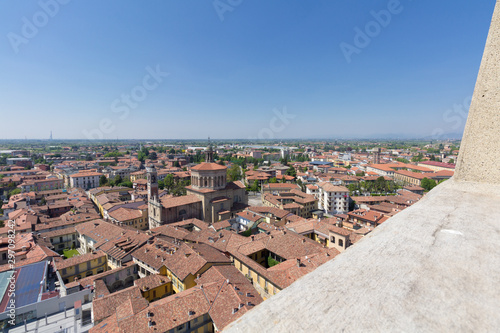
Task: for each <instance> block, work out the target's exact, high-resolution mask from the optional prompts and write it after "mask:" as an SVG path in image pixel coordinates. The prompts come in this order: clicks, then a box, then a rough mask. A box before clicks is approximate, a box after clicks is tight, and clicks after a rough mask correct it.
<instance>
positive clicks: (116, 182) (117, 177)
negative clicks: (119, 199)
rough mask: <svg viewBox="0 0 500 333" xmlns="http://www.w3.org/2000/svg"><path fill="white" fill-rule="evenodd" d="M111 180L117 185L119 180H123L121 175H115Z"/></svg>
mask: <svg viewBox="0 0 500 333" xmlns="http://www.w3.org/2000/svg"><path fill="white" fill-rule="evenodd" d="M113 182H114V183H115V185H117V186H118V184H120V183H121V182H123V179H122V176H120V175H117V176H116V177H115V179H113Z"/></svg>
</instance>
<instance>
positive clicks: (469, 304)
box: [224, 179, 500, 332]
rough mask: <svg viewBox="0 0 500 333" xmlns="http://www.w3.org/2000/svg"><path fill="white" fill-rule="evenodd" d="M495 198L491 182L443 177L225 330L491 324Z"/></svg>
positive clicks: (498, 254) (496, 275)
mask: <svg viewBox="0 0 500 333" xmlns="http://www.w3.org/2000/svg"><path fill="white" fill-rule="evenodd" d="M499 206H500V186H499V185H489V184H481V183H469V182H456V181H454V180H453V179H452V180H449V181H446V182H444V183H443V184H441V185H439V186H438V187H436V188H435V189H434V190H432V191H431V192H430V193H429V194H428V195H426V196H425V197H424V198H423V199H422V200H421V201H420V202H418V203H417V204H415V205H413V206H412V207H410V208H408V209H406V210H404V211H403V212H401V213H399V214H398V215H396V216H394V217H393V218H391V219H390V220H388V221H387V222H386V223H384V224H383V225H381V226H380V227H378V228H377V229H375V230H374V231H373V232H372V233H371V234H370V235H369V236H367V237H365V238H364V239H363V240H361V241H360V242H358V243H357V244H356V245H355V246H352V247H350V248H349V249H348V250H346V251H345V252H344V253H342V254H341V255H339V256H337V257H336V258H335V259H334V260H332V261H330V262H328V263H326V264H324V265H323V266H321V267H319V268H318V269H317V270H315V271H314V272H312V273H311V274H309V275H306V276H304V277H303V278H302V279H300V280H298V281H296V282H295V283H294V284H292V285H291V286H290V287H288V288H287V289H285V290H283V291H281V292H280V293H279V294H277V295H276V296H273V297H272V298H270V299H269V300H267V301H265V302H263V303H262V304H260V305H259V306H257V307H256V308H255V309H253V310H252V311H249V312H248V313H247V314H245V315H244V316H243V317H241V318H240V319H239V320H237V321H235V322H234V323H232V324H231V325H230V326H229V327H228V328H227V329H226V330H224V331H225V332H226V331H227V332H291V331H295V332H296V331H309V330H313V331H315V332H337V331H346V332H353V331H375V332H381V331H383V332H387V331H398V332H400V331H404V332H408V331H425V332H435V331H441V332H442V331H454V332H456V331H476V332H479V331H481V332H485V331H496V330H497V329H498V327H500V312H499V311H498V308H499V306H500V287H499V285H498V284H499V281H500V212H499V211H498V207H499Z"/></svg>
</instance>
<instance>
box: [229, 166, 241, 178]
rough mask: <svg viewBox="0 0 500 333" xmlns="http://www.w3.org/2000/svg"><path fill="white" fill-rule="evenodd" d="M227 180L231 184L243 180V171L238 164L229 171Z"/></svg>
mask: <svg viewBox="0 0 500 333" xmlns="http://www.w3.org/2000/svg"><path fill="white" fill-rule="evenodd" d="M227 178H228V180H229V181H231V182H234V181H237V180H240V179H241V169H240V166H239V165H238V164H233V165H232V166H231V167H230V168H229V169H227Z"/></svg>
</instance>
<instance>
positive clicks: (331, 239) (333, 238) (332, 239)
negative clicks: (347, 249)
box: [330, 236, 335, 244]
mask: <svg viewBox="0 0 500 333" xmlns="http://www.w3.org/2000/svg"><path fill="white" fill-rule="evenodd" d="M330 242H332V243H333V244H335V236H332V237H330Z"/></svg>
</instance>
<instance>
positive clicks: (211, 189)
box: [186, 145, 248, 223]
mask: <svg viewBox="0 0 500 333" xmlns="http://www.w3.org/2000/svg"><path fill="white" fill-rule="evenodd" d="M186 191H187V194H188V195H195V196H196V197H198V198H199V199H200V200H201V203H202V214H203V217H202V220H204V221H205V222H209V223H213V222H217V221H221V220H226V219H229V218H232V217H234V216H235V214H236V213H238V212H240V211H242V210H244V209H245V208H246V207H248V193H247V192H246V188H245V185H244V184H243V183H242V182H240V181H235V182H228V181H227V167H225V166H223V165H219V164H217V163H214V159H213V150H212V146H211V145H209V147H208V150H207V153H206V162H203V163H201V164H198V165H196V166H194V167H192V168H191V185H190V186H187V187H186Z"/></svg>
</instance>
